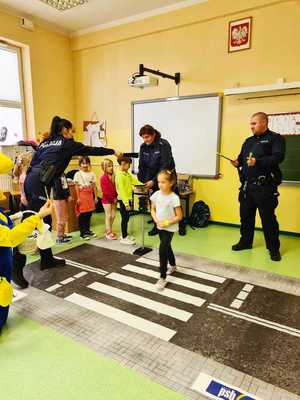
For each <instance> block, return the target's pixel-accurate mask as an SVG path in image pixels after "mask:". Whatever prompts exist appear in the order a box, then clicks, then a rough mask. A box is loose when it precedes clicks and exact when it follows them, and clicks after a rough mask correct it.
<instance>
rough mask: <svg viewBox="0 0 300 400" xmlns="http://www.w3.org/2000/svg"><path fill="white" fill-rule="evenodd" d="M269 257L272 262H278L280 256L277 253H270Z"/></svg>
mask: <svg viewBox="0 0 300 400" xmlns="http://www.w3.org/2000/svg"><path fill="white" fill-rule="evenodd" d="M270 257H271V260H272V261H280V260H281V254H280V252H279V251H270Z"/></svg>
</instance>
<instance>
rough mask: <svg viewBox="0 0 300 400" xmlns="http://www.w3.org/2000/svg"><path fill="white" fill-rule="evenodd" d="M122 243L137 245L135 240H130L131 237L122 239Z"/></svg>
mask: <svg viewBox="0 0 300 400" xmlns="http://www.w3.org/2000/svg"><path fill="white" fill-rule="evenodd" d="M120 243H121V244H127V245H132V244H135V240H131V239H130V238H129V236H126V238H121V239H120Z"/></svg>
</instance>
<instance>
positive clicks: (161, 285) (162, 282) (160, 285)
mask: <svg viewBox="0 0 300 400" xmlns="http://www.w3.org/2000/svg"><path fill="white" fill-rule="evenodd" d="M166 285H167V281H166V279H163V278H159V280H158V281H157V282H156V284H155V286H156V289H157V290H164V288H165V287H166Z"/></svg>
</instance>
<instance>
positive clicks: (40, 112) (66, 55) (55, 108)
mask: <svg viewBox="0 0 300 400" xmlns="http://www.w3.org/2000/svg"><path fill="white" fill-rule="evenodd" d="M0 36H1V37H4V38H7V39H9V40H13V41H16V42H20V43H22V44H24V45H28V46H29V50H30V62H31V75H32V90H33V103H34V119H35V130H36V132H28V134H29V136H30V137H33V136H34V134H35V133H38V132H44V131H47V130H48V129H49V125H50V122H51V119H52V117H53V116H54V115H56V114H58V115H63V116H64V117H65V118H70V119H73V118H74V90H73V66H72V52H71V47H70V39H69V38H68V37H66V36H63V35H61V34H58V33H55V32H52V31H50V30H48V29H45V28H43V27H41V26H39V25H37V24H36V27H35V31H34V32H31V31H28V30H25V29H23V28H21V27H20V18H18V17H16V16H13V15H10V14H8V13H6V12H2V11H0Z"/></svg>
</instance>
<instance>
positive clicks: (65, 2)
mask: <svg viewBox="0 0 300 400" xmlns="http://www.w3.org/2000/svg"><path fill="white" fill-rule="evenodd" d="M41 1H42V2H43V3H46V4H49V6H52V7H54V8H56V9H57V10H59V11H65V10H69V9H71V8H73V7H77V6H80V5H82V4H84V3H87V1H88V0H41Z"/></svg>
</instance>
